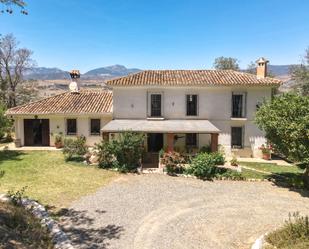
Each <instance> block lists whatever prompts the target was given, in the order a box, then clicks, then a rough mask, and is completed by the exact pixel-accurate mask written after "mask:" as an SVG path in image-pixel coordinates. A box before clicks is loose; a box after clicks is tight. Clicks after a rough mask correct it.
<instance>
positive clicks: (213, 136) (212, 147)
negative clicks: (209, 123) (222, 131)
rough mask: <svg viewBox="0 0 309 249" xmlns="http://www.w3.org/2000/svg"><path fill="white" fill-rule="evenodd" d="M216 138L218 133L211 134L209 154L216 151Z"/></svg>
mask: <svg viewBox="0 0 309 249" xmlns="http://www.w3.org/2000/svg"><path fill="white" fill-rule="evenodd" d="M218 137H219V134H218V133H212V134H211V145H210V147H211V152H216V151H218Z"/></svg>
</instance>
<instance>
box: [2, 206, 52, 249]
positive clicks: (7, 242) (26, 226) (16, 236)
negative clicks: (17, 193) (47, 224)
mask: <svg viewBox="0 0 309 249" xmlns="http://www.w3.org/2000/svg"><path fill="white" fill-rule="evenodd" d="M0 234H1V236H0V248H3V249H12V248H15V249H24V248H36V249H52V248H54V247H53V243H52V241H51V239H50V237H49V234H48V231H47V229H46V228H44V227H42V226H41V224H40V221H39V220H38V219H36V218H35V217H34V216H33V215H32V214H31V213H30V212H28V211H27V210H25V209H24V208H23V207H19V206H14V205H12V204H11V203H9V202H0Z"/></svg>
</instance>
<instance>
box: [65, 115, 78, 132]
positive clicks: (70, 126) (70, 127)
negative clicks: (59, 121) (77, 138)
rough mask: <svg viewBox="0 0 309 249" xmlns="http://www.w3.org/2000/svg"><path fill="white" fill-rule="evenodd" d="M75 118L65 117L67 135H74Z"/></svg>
mask: <svg viewBox="0 0 309 249" xmlns="http://www.w3.org/2000/svg"><path fill="white" fill-rule="evenodd" d="M76 133H77V126H76V119H67V135H76Z"/></svg>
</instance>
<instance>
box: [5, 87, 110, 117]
mask: <svg viewBox="0 0 309 249" xmlns="http://www.w3.org/2000/svg"><path fill="white" fill-rule="evenodd" d="M112 106H113V94H112V92H111V91H104V90H90V89H87V90H86V89H82V90H80V91H79V93H71V92H65V93H62V94H58V95H55V96H52V97H49V98H46V99H42V100H39V101H35V102H32V103H29V104H25V105H21V106H16V107H13V108H11V109H9V110H7V112H6V114H7V115H14V114H37V115H38V114H86V113H89V114H90V113H91V114H102V113H111V112H112Z"/></svg>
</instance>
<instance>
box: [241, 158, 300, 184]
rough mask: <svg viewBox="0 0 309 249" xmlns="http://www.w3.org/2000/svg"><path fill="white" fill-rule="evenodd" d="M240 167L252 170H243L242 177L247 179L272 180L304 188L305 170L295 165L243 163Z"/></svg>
mask: <svg viewBox="0 0 309 249" xmlns="http://www.w3.org/2000/svg"><path fill="white" fill-rule="evenodd" d="M240 165H242V166H246V167H248V168H252V170H250V169H244V168H242V175H244V176H245V177H246V178H255V179H265V178H272V179H274V180H276V181H278V182H284V183H286V184H288V185H289V186H294V187H297V188H303V187H304V185H303V181H302V174H303V170H302V169H300V168H298V167H297V166H295V165H292V166H280V165H277V164H273V163H252V162H241V163H240ZM254 169H256V170H263V171H266V172H269V173H268V174H267V173H260V172H257V171H254Z"/></svg>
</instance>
